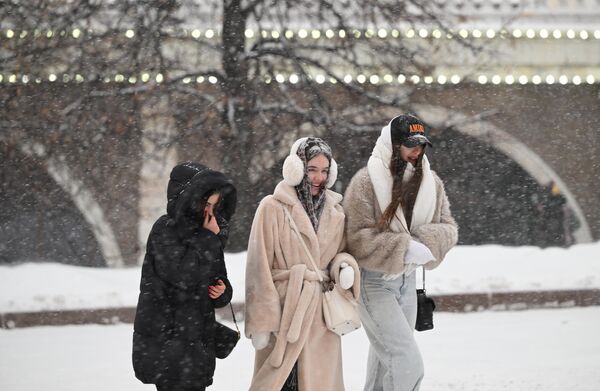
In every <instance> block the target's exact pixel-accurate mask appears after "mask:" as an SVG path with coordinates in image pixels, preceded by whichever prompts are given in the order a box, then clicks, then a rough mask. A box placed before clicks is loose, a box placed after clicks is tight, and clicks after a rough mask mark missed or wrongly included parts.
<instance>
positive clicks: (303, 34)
mask: <svg viewBox="0 0 600 391" xmlns="http://www.w3.org/2000/svg"><path fill="white" fill-rule="evenodd" d="M170 33H171V34H172V35H174V36H189V37H192V38H194V39H201V38H203V39H209V40H211V39H218V38H219V37H220V32H219V31H218V30H215V29H205V30H201V29H186V30H180V31H171V32H170ZM86 34H87V35H94V31H93V30H91V29H87V30H83V29H79V28H74V29H72V30H69V31H66V30H59V31H55V30H52V29H48V30H33V31H27V30H22V31H18V30H13V29H4V30H0V37H2V38H5V39H25V38H27V37H35V38H38V37H45V38H47V39H52V38H72V39H80V38H83V37H84V36H85V35H86ZM121 34H123V36H125V37H126V38H129V39H133V38H135V36H136V32H135V31H134V30H131V29H129V30H124V31H122V32H121ZM245 36H246V38H248V39H252V38H258V37H259V36H260V37H262V38H264V39H267V38H269V39H280V38H282V37H285V38H287V39H292V38H300V39H313V40H319V39H344V38H348V37H354V38H356V39H359V38H364V39H371V38H379V39H390V38H400V37H405V38H423V39H425V38H433V39H442V38H446V39H453V38H455V37H457V36H458V37H461V38H465V39H466V38H469V37H471V38H477V39H479V38H481V39H496V38H501V39H507V38H516V39H534V38H538V39H581V40H587V39H598V40H600V29H596V30H585V29H584V30H574V29H567V30H564V29H546V28H542V29H533V28H529V29H511V30H509V29H501V30H497V29H477V28H473V29H467V28H463V29H458V30H452V31H449V32H442V31H441V30H439V29H428V28H418V29H415V28H409V29H352V30H332V29H326V30H320V29H298V30H285V31H279V30H260V31H258V30H252V29H247V30H246V31H245Z"/></svg>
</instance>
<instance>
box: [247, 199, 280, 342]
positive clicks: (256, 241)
mask: <svg viewBox="0 0 600 391" xmlns="http://www.w3.org/2000/svg"><path fill="white" fill-rule="evenodd" d="M276 207H277V206H276V204H274V202H273V201H272V200H270V197H267V198H265V199H263V200H262V201H261V203H260V205H259V206H258V209H257V210H256V214H255V215H254V221H253V222H252V229H251V231H250V238H249V240H248V256H247V263H246V303H245V304H246V305H245V319H246V320H245V333H246V337H248V338H250V337H251V336H252V335H253V334H255V333H261V332H272V331H277V330H279V323H280V320H281V304H280V300H279V294H278V293H277V290H276V288H275V284H274V283H273V277H272V274H271V269H272V267H273V259H274V256H275V245H276V243H277V240H278V236H277V218H276V215H275V210H274V209H275V208H276Z"/></svg>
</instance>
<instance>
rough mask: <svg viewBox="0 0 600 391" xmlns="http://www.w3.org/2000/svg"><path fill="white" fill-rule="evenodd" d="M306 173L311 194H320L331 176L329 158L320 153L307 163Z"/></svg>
mask: <svg viewBox="0 0 600 391" xmlns="http://www.w3.org/2000/svg"><path fill="white" fill-rule="evenodd" d="M306 175H307V176H308V181H309V182H310V194H311V195H312V196H313V197H314V196H316V195H319V193H320V192H321V189H323V188H324V187H325V184H326V183H327V178H329V160H328V159H327V157H325V155H323V154H322V153H321V154H318V155H317V156H315V157H313V158H312V159H310V160H309V161H308V162H307V163H306Z"/></svg>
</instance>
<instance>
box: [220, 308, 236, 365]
mask: <svg viewBox="0 0 600 391" xmlns="http://www.w3.org/2000/svg"><path fill="white" fill-rule="evenodd" d="M229 307H230V308H231V316H232V317H233V323H234V324H235V328H236V329H237V331H236V330H233V329H230V328H229V327H227V326H225V325H224V324H222V323H219V322H215V323H216V324H215V356H216V357H217V358H221V359H223V358H225V357H227V356H229V354H230V353H231V351H232V350H233V348H235V345H237V343H238V341H239V340H240V329H239V328H238V325H237V321H236V320H235V313H234V312H233V306H232V305H231V303H229Z"/></svg>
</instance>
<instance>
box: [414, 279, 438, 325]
mask: <svg viewBox="0 0 600 391" xmlns="http://www.w3.org/2000/svg"><path fill="white" fill-rule="evenodd" d="M434 310H435V302H434V301H433V299H432V298H431V297H427V294H426V293H425V268H424V267H423V289H417V321H416V323H415V330H417V331H426V330H431V329H432V328H433V311H434Z"/></svg>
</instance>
